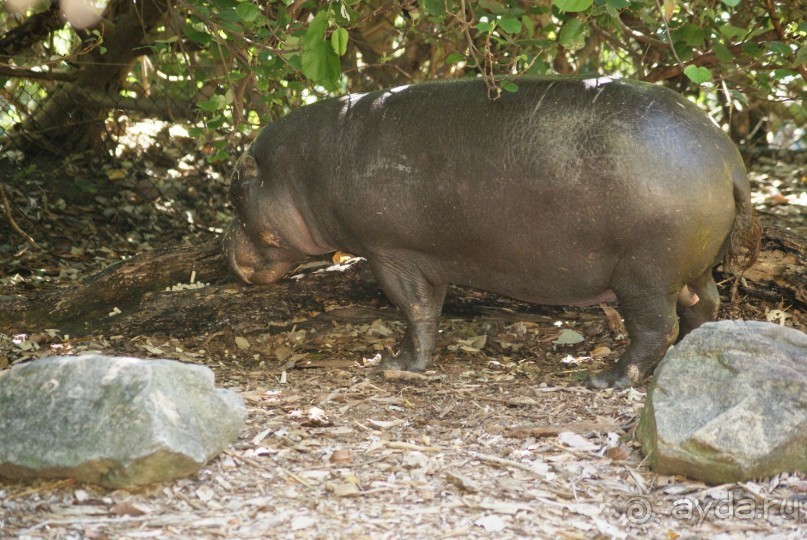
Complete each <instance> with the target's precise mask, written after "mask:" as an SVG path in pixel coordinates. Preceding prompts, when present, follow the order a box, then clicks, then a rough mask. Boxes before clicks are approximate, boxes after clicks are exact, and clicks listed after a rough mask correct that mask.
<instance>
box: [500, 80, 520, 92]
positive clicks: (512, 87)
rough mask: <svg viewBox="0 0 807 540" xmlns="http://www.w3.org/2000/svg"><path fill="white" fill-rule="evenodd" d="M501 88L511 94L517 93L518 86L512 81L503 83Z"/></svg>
mask: <svg viewBox="0 0 807 540" xmlns="http://www.w3.org/2000/svg"><path fill="white" fill-rule="evenodd" d="M502 88H504V89H505V90H506V91H508V92H513V93H515V92H518V85H517V84H516V83H514V82H513V81H508V82H506V83H504V84H503V85H502Z"/></svg>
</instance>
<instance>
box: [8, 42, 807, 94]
mask: <svg viewBox="0 0 807 540" xmlns="http://www.w3.org/2000/svg"><path fill="white" fill-rule="evenodd" d="M802 64H807V45H802V46H801V47H799V50H798V51H796V62H795V65H797V66H800V65H802ZM0 88H1V87H0Z"/></svg>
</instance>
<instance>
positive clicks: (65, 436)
mask: <svg viewBox="0 0 807 540" xmlns="http://www.w3.org/2000/svg"><path fill="white" fill-rule="evenodd" d="M213 383H214V377H213V372H212V371H211V370H210V369H209V368H207V367H205V366H198V365H192V364H183V363H181V362H176V361H173V360H141V359H137V358H125V357H110V356H101V355H83V356H60V357H52V358H43V359H41V360H36V361H34V362H30V363H28V364H22V365H19V366H15V367H13V368H12V369H10V370H8V371H5V372H0V411H2V413H0V476H3V477H6V478H9V479H29V478H37V477H41V478H76V479H78V480H82V481H86V482H93V483H97V484H101V485H104V486H108V487H113V488H125V487H131V486H137V485H143V484H149V483H151V482H156V481H162V480H170V479H173V478H177V477H180V476H185V475H188V474H191V473H193V472H195V471H196V470H198V469H199V468H201V467H202V466H203V465H204V464H205V463H207V462H208V461H209V460H210V459H212V458H213V457H215V456H216V455H217V454H218V453H219V452H221V451H222V450H223V449H224V448H226V447H227V445H228V444H230V443H231V442H232V441H233V440H235V439H236V438H237V437H238V433H239V431H240V430H241V427H242V426H243V424H244V417H245V409H244V404H243V402H242V401H241V398H240V396H239V395H238V394H237V393H235V392H233V391H231V390H223V389H216V388H214V385H213Z"/></svg>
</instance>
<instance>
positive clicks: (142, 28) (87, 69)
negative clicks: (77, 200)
mask: <svg viewBox="0 0 807 540" xmlns="http://www.w3.org/2000/svg"><path fill="white" fill-rule="evenodd" d="M168 2H169V0H143V1H134V0H112V1H111V2H110V3H109V5H108V6H107V8H106V10H105V12H104V15H103V21H105V22H103V23H102V25H101V26H100V27H99V28H98V30H99V31H100V32H101V36H102V37H103V41H102V43H101V47H103V48H104V49H105V52H103V53H102V49H101V47H94V48H92V49H91V50H90V51H88V52H87V53H85V54H83V55H80V56H78V57H77V58H76V59H75V62H76V63H77V64H79V65H81V66H83V67H82V68H81V71H80V72H79V73H78V74H77V76H76V79H75V82H73V83H68V82H61V83H59V84H57V86H56V87H55V88H54V90H53V91H52V92H51V93H50V94H49V95H48V98H47V100H46V101H45V102H44V103H43V104H42V105H41V106H40V107H39V108H38V109H36V110H35V111H34V113H33V114H32V115H31V116H30V117H28V118H27V119H25V120H24V121H23V122H22V123H20V124H19V125H17V126H16V127H15V130H14V132H13V133H12V140H11V144H10V145H9V148H11V149H15V150H21V151H23V152H24V153H26V154H35V155H41V154H51V155H55V156H66V155H69V154H72V153H76V152H81V151H84V150H89V149H92V148H98V147H99V144H100V143H102V141H103V139H102V136H103V133H104V120H105V118H106V115H107V112H108V109H107V108H105V107H103V106H99V104H98V103H97V102H96V101H95V100H93V99H92V95H93V94H94V93H98V92H102V93H104V94H105V95H113V96H114V95H117V94H118V91H119V90H120V88H121V85H122V83H123V82H124V80H125V77H126V75H127V73H128V72H129V70H130V68H131V65H132V62H134V60H135V59H136V58H137V57H138V56H140V55H141V54H142V51H140V50H138V46H139V45H141V43H142V42H143V38H144V37H145V36H146V34H147V33H148V32H149V31H150V30H151V29H152V28H154V26H155V25H156V24H157V23H158V22H159V21H160V19H161V18H162V16H163V14H165V13H166V11H167V9H168Z"/></svg>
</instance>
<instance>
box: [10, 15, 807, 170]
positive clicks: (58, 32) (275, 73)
mask: <svg viewBox="0 0 807 540" xmlns="http://www.w3.org/2000/svg"><path fill="white" fill-rule="evenodd" d="M82 1H84V0H72V1H70V2H68V0H61V2H57V1H55V0H52V1H51V2H50V3H48V2H47V1H45V2H44V5H43V4H42V3H39V4H36V5H34V6H31V7H28V8H27V9H24V10H23V12H22V14H12V13H6V14H2V15H0V31H3V30H5V33H3V34H2V35H0V90H1V91H2V93H3V95H4V97H5V98H6V99H7V103H8V104H7V105H5V106H4V107H3V108H2V110H0V135H2V134H3V130H6V131H8V130H9V129H10V128H11V127H12V126H13V125H14V124H18V125H17V131H24V130H26V129H29V130H31V129H33V130H34V131H36V130H37V129H38V130H39V131H44V129H45V128H47V129H48V130H50V131H49V133H51V134H52V133H53V132H57V131H59V128H61V129H63V130H64V129H70V130H73V131H74V130H75V128H76V127H81V129H85V128H86V127H87V126H90V125H92V124H95V125H96V126H102V125H103V121H104V120H108V112H109V111H113V112H114V115H115V118H120V115H122V114H124V113H126V114H129V115H135V116H137V117H143V116H150V117H160V118H163V119H170V120H171V121H174V122H175V121H178V120H184V121H189V122H191V123H192V124H194V126H195V127H193V128H192V129H193V130H194V131H193V134H194V135H195V136H197V137H204V138H207V139H208V140H209V141H210V142H211V143H212V144H213V145H214V146H215V148H216V150H215V151H214V152H213V153H212V155H211V159H214V160H215V159H223V158H226V157H227V156H228V149H229V148H230V146H231V143H230V142H228V140H227V139H226V137H224V135H223V134H226V133H232V132H234V131H239V132H241V133H251V132H252V131H254V129H255V128H256V127H257V126H259V125H262V124H265V123H266V122H267V121H270V120H271V119H272V118H274V117H277V116H278V115H282V114H284V113H285V112H287V111H288V110H289V109H290V108H293V107H296V106H299V105H300V104H302V103H305V102H308V101H311V100H314V99H317V98H318V97H321V96H325V95H328V94H332V93H342V92H345V91H365V90H370V89H377V88H383V87H387V86H394V85H399V84H405V83H409V82H413V81H420V80H425V79H433V78H450V77H467V76H480V77H484V79H485V80H486V81H487V84H488V88H489V91H490V96H491V98H492V99H495V98H496V97H497V96H498V95H499V94H500V93H501V92H517V91H518V81H519V78H521V77H523V76H532V75H543V74H553V73H556V74H572V73H576V74H585V75H621V76H626V77H632V78H638V79H643V80H647V81H651V82H659V81H664V82H665V84H669V85H672V86H674V87H675V88H676V89H678V90H680V91H683V92H686V93H688V94H690V95H693V96H695V97H696V98H697V99H699V101H700V102H701V103H702V104H703V105H704V106H706V107H707V108H708V109H710V112H712V113H713V114H712V116H713V117H715V118H716V119H717V120H720V121H722V122H724V123H725V124H729V123H730V124H731V126H730V127H731V129H732V135H733V136H734V137H735V139H736V140H738V141H741V142H749V141H752V140H753V141H756V142H758V143H764V142H765V136H766V134H767V133H768V132H778V133H785V135H787V134H788V133H789V134H790V140H784V141H783V142H784V143H785V144H792V142H793V140H794V138H798V137H799V135H801V136H803V133H801V132H799V131H798V127H799V126H802V125H803V124H804V123H805V120H807V118H806V117H805V112H804V109H803V106H802V103H801V101H800V97H801V96H802V95H803V94H804V91H805V89H806V88H807V87H806V86H805V81H807V46H805V45H804V44H803V42H804V36H805V35H807V23H805V22H803V21H804V20H805V16H804V15H805V13H804V10H803V9H802V8H801V7H800V6H799V3H798V2H787V1H774V0H697V1H695V2H678V1H676V0H538V1H526V0H525V1H518V0H501V1H497V0H398V1H392V2H390V1H387V0H339V1H333V2H327V1H315V0H212V1H203V0H146V1H145V2H138V3H135V2H133V1H132V0H109V3H108V4H107V5H106V6H105V9H104V12H103V14H102V15H103V16H102V17H101V18H100V19H97V20H95V21H92V20H91V21H90V22H86V21H84V20H82V24H81V25H83V26H85V27H84V28H83V29H78V28H76V26H80V25H70V24H67V25H65V23H64V21H63V18H61V17H56V18H54V17H53V16H52V15H50V16H48V17H45V16H44V15H43V14H46V13H54V12H55V13H58V10H59V9H60V8H61V10H62V12H66V8H67V7H68V6H70V5H74V4H76V2H82ZM19 2H20V0H16V2H14V3H19ZM149 9H152V11H154V12H155V13H157V14H159V16H158V17H152V18H151V19H147V18H145V17H139V19H138V20H140V21H141V23H140V25H141V30H142V36H141V38H142V39H139V41H140V43H139V44H138V45H137V46H130V45H126V44H121V43H118V42H117V41H116V40H118V41H119V40H120V38H119V37H118V36H119V26H120V24H119V20H123V18H124V17H127V16H129V17H130V18H131V16H132V13H134V14H135V15H138V10H149ZM66 17H67V19H68V20H70V19H71V16H70V15H69V13H67V14H66ZM35 22H36V23H37V24H34V23H35ZM26 25H27V28H26ZM21 30H22V31H21ZM127 46H128V47H129V50H128V52H129V54H122V52H126V51H125V49H126V47H127ZM113 63H114V65H116V66H121V65H123V66H124V69H118V70H117V72H112V71H110V70H107V72H106V74H105V75H104V77H99V76H98V75H96V74H94V73H93V72H94V71H97V70H99V69H100V68H103V67H105V66H106V67H108V66H109V65H111V64H113ZM82 77H83V78H82ZM99 80H103V84H97V85H94V84H93V83H95V82H97V81H99ZM93 86H95V87H93ZM90 87H92V88H90ZM65 89H68V90H71V91H72V92H73V97H72V98H71V101H72V102H73V103H78V105H76V106H77V107H81V108H82V109H83V110H86V109H87V108H88V107H89V108H91V109H92V108H95V109H97V110H98V111H100V112H102V113H103V114H102V115H96V116H95V117H93V118H85V119H84V121H83V122H84V123H83V124H82V125H81V126H76V125H72V126H70V125H64V124H65V120H64V118H60V119H59V121H58V122H51V124H57V125H50V126H45V125H44V124H43V121H42V118H39V119H37V120H36V122H33V120H32V119H36V117H37V110H39V111H41V110H43V108H44V107H45V106H46V105H47V104H48V102H49V101H52V100H54V99H58V98H59V95H60V93H61V94H62V95H64V94H65V93H70V92H66V91H65ZM76 96H80V97H81V98H82V99H80V100H78V99H77V98H76ZM64 106H65V103H64V102H63V103H60V107H62V108H63V107H64ZM40 116H41V115H40ZM71 118H72V117H71ZM788 122H790V123H789V124H788ZM68 124H69V122H68ZM43 126H44V127H43ZM35 128H36V129H35ZM108 128H109V126H108V125H107V129H108ZM69 135H70V136H71V137H73V138H72V139H71V141H72V142H74V143H75V144H74V145H73V147H75V148H76V149H78V150H80V149H81V147H82V145H84V146H86V145H87V144H91V143H92V141H93V140H95V138H93V137H85V138H84V142H81V141H78V142H76V141H75V136H74V133H72V132H71V133H70V134H69ZM28 140H29V142H30V138H29V139H28ZM38 140H40V141H41V137H40V138H39V139H38ZM48 140H49V141H50V142H51V143H52V142H53V141H54V140H59V139H58V137H55V138H54V136H52V135H51V136H49V137H48ZM0 141H2V139H0ZM780 142H782V141H780ZM38 144H40V145H43V144H44V143H41V142H40V143H38Z"/></svg>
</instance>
